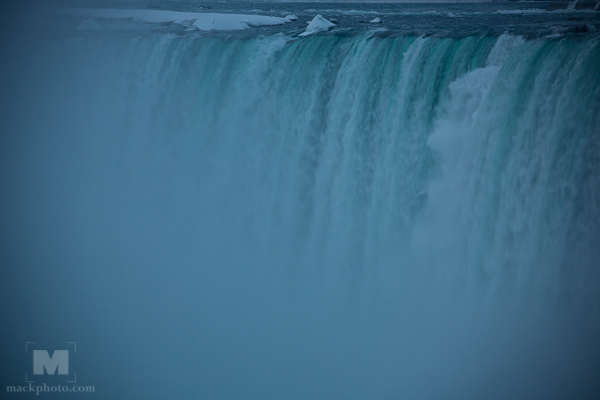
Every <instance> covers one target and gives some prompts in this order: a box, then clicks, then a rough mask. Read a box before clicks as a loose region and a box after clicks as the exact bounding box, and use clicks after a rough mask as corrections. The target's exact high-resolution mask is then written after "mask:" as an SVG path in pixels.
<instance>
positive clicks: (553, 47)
mask: <svg viewBox="0 0 600 400" xmlns="http://www.w3.org/2000/svg"><path fill="white" fill-rule="evenodd" d="M574 3H575V2H574ZM574 3H572V4H571V5H569V8H572V5H573V4H574ZM27 51H28V52H27V55H26V57H24V58H23V60H26V62H25V61H23V64H22V68H21V70H23V71H25V72H23V74H24V75H25V76H27V82H25V83H22V84H19V85H18V86H15V89H14V96H13V97H12V98H11V101H10V102H7V108H6V110H8V111H3V113H4V112H5V113H6V115H7V117H6V118H5V122H3V124H9V123H12V122H10V121H13V119H14V120H16V119H17V118H21V119H19V121H22V122H20V125H18V124H17V123H14V126H17V125H18V126H20V127H22V128H20V130H19V129H13V130H12V131H11V132H13V133H11V136H9V138H8V139H3V142H2V143H3V153H4V154H5V155H6V156H5V157H4V163H5V165H6V166H7V168H6V169H5V171H8V172H4V173H3V176H4V177H5V178H6V179H5V180H4V181H5V182H6V185H5V188H4V189H3V192H2V194H3V199H5V207H6V208H5V209H6V210H8V209H14V210H17V211H15V212H14V213H13V214H10V215H8V214H3V220H4V221H6V226H7V227H10V232H11V233H10V235H9V234H8V233H6V234H4V236H5V243H7V248H8V247H10V248H13V249H20V248H22V247H23V246H24V245H23V243H25V244H27V245H29V246H30V247H31V248H35V249H36V251H35V252H32V253H28V255H27V256H23V257H24V258H22V259H23V260H25V261H23V263H25V262H31V263H33V264H35V265H37V266H38V267H37V268H40V271H43V268H46V266H52V268H54V269H52V271H58V272H53V273H52V274H55V275H52V274H50V272H40V274H39V275H35V276H31V277H29V278H28V279H30V284H31V285H32V287H36V288H40V291H41V292H40V293H51V292H46V291H45V290H50V289H48V288H51V287H53V286H52V285H62V284H60V283H56V282H57V278H56V276H59V275H60V276H64V277H65V278H64V279H66V280H65V281H64V282H68V283H69V284H68V285H67V283H64V287H65V288H68V290H65V291H64V294H63V295H62V296H63V297H61V299H63V300H64V301H63V302H62V303H61V305H62V306H63V307H66V309H68V310H70V314H69V315H76V316H78V317H77V320H78V321H79V322H78V325H77V327H76V328H73V329H76V331H75V334H74V335H75V336H77V334H78V335H80V336H81V337H85V338H91V337H94V338H95V339H94V340H95V342H92V341H88V342H86V343H82V344H81V345H79V344H78V346H80V347H81V349H82V350H81V351H82V352H83V351H84V350H83V349H85V346H87V348H88V350H87V351H88V352H93V354H94V357H95V358H94V360H96V361H95V364H94V365H99V366H100V365H104V366H106V365H109V364H110V365H113V368H112V369H111V371H112V372H110V373H118V374H122V376H123V377H124V379H125V380H124V382H125V383H123V384H115V387H114V388H108V387H106V388H105V389H103V390H106V391H107V392H110V393H111V395H112V396H113V397H114V398H134V397H139V396H140V395H141V394H143V397H144V398H168V397H170V396H173V393H177V394H178V395H177V397H178V398H192V394H194V396H195V395H197V394H200V397H202V398H236V399H242V398H243V399H252V398H256V399H259V398H260V399H264V398H280V399H281V398H288V399H293V398H298V399H306V398H357V399H364V398H396V397H397V395H398V393H401V394H402V396H401V397H402V398H490V397H492V396H500V397H501V398H527V396H528V393H529V394H531V393H536V395H538V394H540V393H541V396H542V397H544V398H554V397H552V396H558V398H560V396H563V397H565V396H564V395H565V393H569V395H567V397H569V396H570V395H571V394H573V393H575V394H574V396H575V397H577V396H578V395H580V396H579V398H584V397H585V396H586V393H587V392H585V390H586V389H585V388H587V387H591V386H590V385H592V384H591V383H588V382H587V380H586V379H587V378H585V376H587V375H585V374H584V373H585V372H589V371H593V368H591V367H590V365H592V364H593V362H594V360H597V358H594V357H597V355H596V354H598V353H597V351H598V344H597V339H595V338H597V337H598V336H597V335H596V332H597V322H598V317H597V316H598V311H599V307H598V306H599V305H600V304H599V300H600V298H599V296H598V290H597V288H598V283H600V275H599V269H598V260H599V259H600V246H598V243H600V101H598V100H599V99H600V75H599V74H598V73H597V68H598V65H597V64H598V63H597V61H598V60H599V59H600V44H599V43H598V41H597V40H583V39H582V40H576V39H569V38H562V39H555V40H525V39H524V38H522V37H520V36H514V35H508V34H504V35H501V36H499V37H494V36H489V35H482V36H466V37H462V38H443V37H435V36H394V35H388V36H386V35H381V34H376V33H364V34H360V35H358V34H357V35H351V34H339V35H335V34H331V35H321V36H319V35H316V36H314V37H308V38H305V39H297V38H290V37H288V36H285V35H283V34H276V35H271V36H256V37H251V36H242V35H238V36H235V35H234V36H231V37H228V36H226V35H222V36H218V35H215V36H210V35H205V36H195V35H175V34H148V35H135V36H134V35H131V36H128V35H110V34H109V35H92V34H90V35H81V36H79V37H68V38H58V39H57V38H48V39H46V40H43V41H40V42H39V43H38V45H37V46H32V47H31V48H29V49H28V50H27ZM16 62H19V60H17V61H16ZM40 65H41V66H44V68H39V67H38V66H40ZM28 68H29V69H28ZM36 68H37V69H36ZM15 70H17V68H15ZM27 71H35V73H30V74H29V73H28V72H27ZM7 76H8V73H7ZM17 89H18V90H17ZM11 93H12V92H11ZM7 96H8V95H7ZM11 107H12V108H11ZM11 110H12V111H11ZM22 110H25V111H22ZM6 121H9V122H6ZM11 126H13V125H11ZM9 167H10V168H9ZM10 171H13V172H10ZM15 171H17V172H15ZM24 199H25V200H24ZM11 207H12V208H11ZM5 229H6V232H8V231H9V228H5ZM14 251H15V252H16V251H17V250H14ZM11 254H13V253H11ZM15 254H16V253H15ZM15 259H19V260H20V259H21V258H18V257H17V256H15ZM60 287H61V288H62V287H63V286H60ZM40 298H42V295H40ZM27 301H32V302H33V300H27ZM63 303H64V304H63ZM28 304H29V303H28ZM32 304H33V303H32ZM35 304H36V305H35V307H36V309H39V310H40V311H39V312H40V313H42V312H44V313H47V315H48V316H49V317H48V318H49V320H50V318H51V317H50V316H51V315H53V308H52V307H53V306H52V305H51V304H50V303H44V302H37V303H35ZM89 310H94V311H93V312H92V313H91V314H90V313H88V311H89ZM89 315H93V316H94V317H93V318H92V317H90V316H89ZM48 326H49V327H48V333H47V334H48V335H55V336H57V337H58V336H59V333H60V324H58V323H55V324H54V323H53V324H52V325H48ZM134 338H135V340H134ZM165 338H168V340H166V339H165ZM28 340H29V339H28ZM32 340H35V338H34V339H32ZM73 340H75V339H73ZM113 346H114V347H113ZM91 347H94V348H95V349H96V350H89V348H91ZM106 349H113V350H112V352H109V351H108V350H106ZM114 349H118V354H120V356H119V358H118V359H119V360H120V363H119V365H114V360H115V359H116V356H115V354H117V353H116V352H117V350H114ZM78 350H79V347H78ZM108 353H110V354H108ZM90 360H92V358H91V356H90ZM111 360H112V364H111ZM91 362H92V361H89V363H91ZM163 366H168V368H165V369H164V371H163V370H161V373H160V374H156V371H155V369H156V368H158V369H160V368H162V367H163ZM87 368H94V366H93V365H91V364H90V365H87ZM97 368H98V370H97V371H96V373H97V375H96V376H99V377H107V376H109V375H108V374H109V372H108V370H107V371H104V372H103V371H100V370H99V368H100V367H97ZM134 370H135V373H133V372H132V371H134ZM80 375H82V374H78V379H80ZM574 375H577V376H583V377H582V378H581V381H578V380H572V379H571V378H573V376H574ZM593 375H594V374H591V376H593ZM125 377H127V378H125ZM149 377H152V378H149ZM81 379H83V378H81ZM107 379H108V378H107ZM506 382H510V384H507V383H506ZM573 382H575V383H573ZM577 382H583V383H582V385H580V386H578V383H577ZM98 385H100V383H99V384H98ZM170 385H174V386H175V387H176V388H177V389H173V387H172V386H170ZM586 385H588V386H586ZM467 387H468V389H465V388H467ZM594 387H595V386H594ZM559 389H560V390H559ZM465 390H466V392H465ZM578 390H579V391H578ZM565 391H566V392H565ZM140 393H141V394H140ZM465 393H467V394H468V395H465ZM115 396H116V397H115ZM534 397H535V396H534Z"/></svg>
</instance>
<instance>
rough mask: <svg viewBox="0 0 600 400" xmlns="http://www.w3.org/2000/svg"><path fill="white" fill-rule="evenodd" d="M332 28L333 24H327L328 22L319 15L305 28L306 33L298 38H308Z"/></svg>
mask: <svg viewBox="0 0 600 400" xmlns="http://www.w3.org/2000/svg"><path fill="white" fill-rule="evenodd" d="M333 26H335V24H333V23H331V22H329V21H328V20H326V19H325V18H323V16H322V15H321V14H319V15H317V16H316V17H314V18H313V20H312V21H310V23H309V24H308V26H307V27H306V31H305V32H303V33H301V34H300V35H298V36H308V35H313V34H315V33H318V32H325V31H328V30H329V28H331V27H333Z"/></svg>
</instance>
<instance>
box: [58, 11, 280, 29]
mask: <svg viewBox="0 0 600 400" xmlns="http://www.w3.org/2000/svg"><path fill="white" fill-rule="evenodd" d="M56 12H57V13H59V14H66V15H71V16H74V17H88V18H120V19H133V20H135V21H141V22H149V23H175V24H182V25H185V26H189V27H190V28H192V29H193V28H195V29H199V30H202V31H209V30H213V29H214V30H242V29H248V27H249V26H263V25H283V24H284V23H285V22H286V20H285V19H284V18H279V17H269V16H264V15H246V14H217V13H193V12H179V11H166V10H119V9H98V8H70V9H67V8H65V9H59V10H56Z"/></svg>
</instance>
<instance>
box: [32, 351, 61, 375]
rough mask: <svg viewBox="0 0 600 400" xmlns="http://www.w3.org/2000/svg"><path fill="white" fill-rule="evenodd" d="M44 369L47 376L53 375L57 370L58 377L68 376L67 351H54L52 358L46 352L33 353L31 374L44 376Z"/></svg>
mask: <svg viewBox="0 0 600 400" xmlns="http://www.w3.org/2000/svg"><path fill="white" fill-rule="evenodd" d="M44 368H46V372H47V373H48V375H54V373H55V372H56V369H57V368H58V374H59V375H68V374H69V350H54V354H53V355H52V357H50V355H49V354H48V350H34V351H33V374H34V375H44Z"/></svg>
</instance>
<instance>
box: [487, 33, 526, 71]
mask: <svg viewBox="0 0 600 400" xmlns="http://www.w3.org/2000/svg"><path fill="white" fill-rule="evenodd" d="M523 43H525V39H524V38H523V37H522V36H514V35H509V34H508V33H504V34H502V35H500V37H499V38H498V40H496V43H495V44H494V47H493V48H492V51H490V54H489V55H488V58H487V62H486V64H487V66H494V67H499V66H500V65H502V63H503V62H504V60H506V59H507V58H508V56H510V55H511V54H512V53H514V51H515V50H516V49H517V48H518V47H520V46H521V45H522V44H523Z"/></svg>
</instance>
